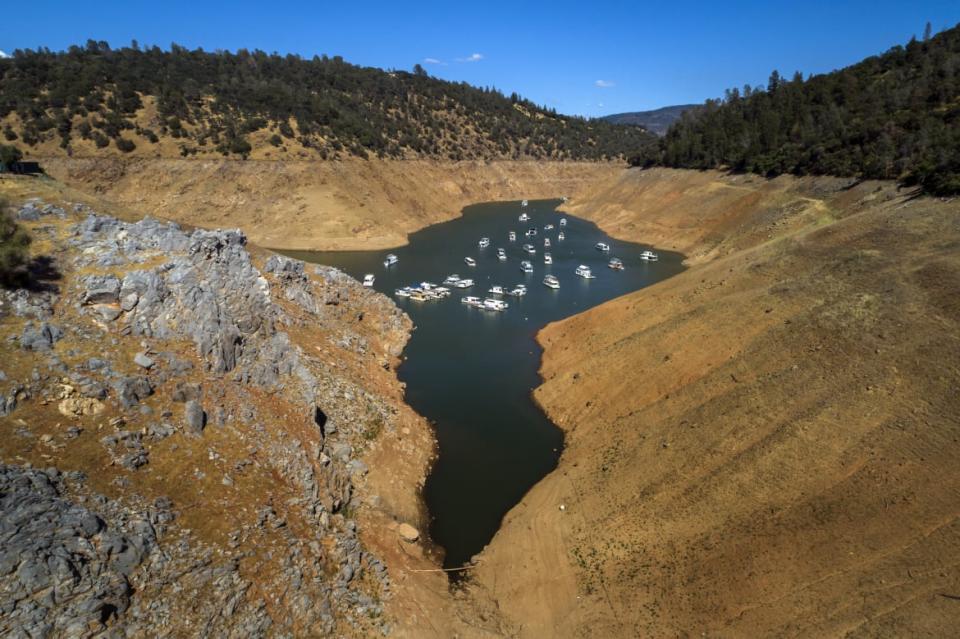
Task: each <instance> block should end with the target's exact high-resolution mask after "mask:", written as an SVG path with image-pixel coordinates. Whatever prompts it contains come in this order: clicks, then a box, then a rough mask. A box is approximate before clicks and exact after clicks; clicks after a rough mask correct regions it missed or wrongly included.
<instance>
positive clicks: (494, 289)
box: [487, 286, 504, 295]
mask: <svg viewBox="0 0 960 639" xmlns="http://www.w3.org/2000/svg"><path fill="white" fill-rule="evenodd" d="M487 293H490V295H503V293H504V291H503V287H502V286H491V287H490V290H489V291H487Z"/></svg>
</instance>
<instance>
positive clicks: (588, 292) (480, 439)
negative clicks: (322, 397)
mask: <svg viewBox="0 0 960 639" xmlns="http://www.w3.org/2000/svg"><path fill="white" fill-rule="evenodd" d="M561 203H562V201H561V200H538V201H532V202H530V203H529V206H527V207H521V203H520V202H518V201H516V202H490V203H484V204H477V205H473V206H469V207H466V208H465V209H464V210H463V216H462V217H460V218H457V219H454V220H451V221H449V222H444V223H442V224H437V225H434V226H430V227H427V228H425V229H423V230H421V231H418V232H416V233H413V234H411V235H410V238H409V239H410V242H409V244H408V245H407V246H404V247H401V248H397V249H394V250H391V251H320V252H311V251H283V253H284V254H286V255H289V256H290V257H294V258H297V259H301V260H304V261H308V262H316V263H321V264H328V265H330V266H335V267H337V268H340V269H341V270H343V271H345V272H346V273H348V274H350V275H351V276H353V277H355V278H357V279H359V280H362V279H363V276H364V274H366V273H373V274H375V275H376V282H375V284H374V288H375V289H376V290H378V291H380V292H381V293H384V294H385V295H388V296H389V297H391V298H392V299H394V300H395V301H396V302H397V304H398V305H399V306H400V307H401V308H403V309H404V311H406V312H407V313H408V314H409V315H410V317H411V318H412V319H413V322H414V325H415V326H416V330H415V331H414V332H413V335H412V337H411V339H410V341H409V343H408V344H407V347H406V350H405V351H404V356H405V360H404V362H403V363H402V365H401V366H400V368H399V370H398V371H397V374H398V376H399V378H400V380H401V381H403V382H405V383H406V401H407V403H408V404H410V406H412V407H413V408H414V409H415V410H416V411H417V412H419V413H420V414H421V415H423V416H425V417H427V418H428V419H430V420H431V422H432V423H433V424H434V428H435V429H436V436H437V441H438V445H439V457H438V459H437V461H436V463H435V464H434V466H433V468H432V470H431V473H430V476H429V478H428V480H427V484H426V486H425V488H424V499H425V501H426V504H427V508H428V510H429V512H430V517H431V523H430V537H431V539H432V540H433V541H434V542H435V543H436V544H438V545H440V546H442V547H443V548H444V550H445V557H444V567H447V568H453V567H459V566H462V565H463V564H465V563H466V562H468V561H470V559H471V557H473V556H474V555H475V554H476V553H478V552H480V551H481V550H482V549H483V547H484V546H485V545H486V544H487V543H488V542H489V541H490V539H492V537H493V535H494V533H496V531H497V529H498V528H499V526H500V522H501V520H502V518H503V516H504V515H505V514H506V513H507V511H508V510H510V508H512V507H513V506H514V505H516V504H517V503H518V502H519V501H520V499H521V498H522V497H523V495H524V494H525V493H526V492H527V491H528V490H529V489H530V488H531V487H533V485H534V484H536V483H537V482H538V481H539V480H540V479H542V478H543V477H544V476H545V475H546V474H547V473H549V472H550V471H552V470H553V469H554V468H556V466H557V461H558V459H559V457H560V452H561V450H562V447H563V434H562V432H561V431H560V429H559V428H557V427H556V426H555V425H554V424H553V423H552V422H551V421H550V420H549V419H547V417H546V415H544V413H543V412H542V411H541V410H540V408H539V407H538V406H537V405H536V404H535V403H534V401H533V399H532V396H531V392H532V390H533V389H534V388H535V387H536V386H538V385H539V384H540V376H539V373H538V371H539V367H540V356H541V349H540V347H539V345H538V344H537V342H536V340H535V337H536V334H537V331H539V330H540V329H541V328H543V327H544V326H545V325H546V324H548V323H550V322H553V321H556V320H560V319H563V318H565V317H569V316H570V315H574V314H576V313H581V312H583V311H585V310H587V309H589V308H591V307H593V306H596V305H598V304H601V303H603V302H605V301H607V300H610V299H613V298H615V297H619V296H621V295H625V294H627V293H630V292H631V291H635V290H637V289H640V288H643V287H645V286H649V285H650V284H654V283H656V282H658V281H660V280H663V279H665V278H667V277H670V276H671V275H674V274H676V273H678V272H680V271H682V270H683V268H684V267H683V266H682V264H681V260H682V259H683V256H682V255H680V254H678V253H669V252H663V251H658V253H659V261H657V262H645V261H642V260H641V259H640V253H641V252H642V251H643V250H644V249H646V248H648V247H646V246H642V245H639V244H634V243H630V242H622V241H619V240H615V239H612V238H610V237H608V236H607V235H606V234H604V233H603V232H602V231H600V229H599V228H597V226H596V225H594V224H593V223H591V222H587V221H586V220H582V219H579V218H576V217H573V216H571V215H567V214H565V213H561V212H559V211H558V210H557V207H558V206H559V205H560V204H561ZM522 212H526V213H527V214H528V215H529V216H530V218H531V219H530V220H529V221H527V222H519V221H518V216H519V215H520V213H522ZM561 217H565V218H566V220H567V225H566V226H565V227H562V228H561V226H560V218H561ZM548 224H553V225H554V228H553V230H549V231H546V230H544V226H546V225H548ZM531 227H536V228H537V229H538V234H537V235H536V237H530V238H528V237H525V235H524V233H525V231H526V230H527V229H528V228H531ZM511 230H513V231H516V232H517V240H516V241H515V242H510V241H508V233H509V232H510V231H511ZM561 230H562V231H564V235H565V239H564V240H563V241H559V240H558V238H557V235H558V232H559V231H561ZM481 237H489V238H490V246H489V247H487V248H479V247H478V245H477V243H478V241H479V240H480V238H481ZM545 237H548V238H550V240H551V247H550V248H549V249H546V250H547V251H548V252H550V253H551V254H552V256H553V260H554V261H553V264H552V265H545V264H544V260H543V253H544V246H543V245H544V238H545ZM597 242H605V243H607V244H609V245H610V247H611V250H610V252H609V253H603V252H601V251H598V250H597V249H595V248H594V245H595V244H596V243H597ZM525 243H530V244H533V245H534V246H535V247H536V250H537V252H536V255H528V254H527V253H525V252H524V251H523V250H522V248H521V247H522V246H523V244H525ZM497 248H504V249H506V253H507V260H506V261H499V260H498V259H497ZM387 253H394V254H395V255H396V256H397V257H398V258H399V262H398V263H397V264H396V265H394V266H392V267H390V268H385V267H384V265H383V260H384V257H385V255H386V254H387ZM467 256H469V257H473V258H474V259H475V260H476V262H477V264H476V266H475V267H470V266H467V265H466V264H465V263H464V258H465V257H467ZM611 257H618V258H620V259H621V260H622V261H623V263H624V265H625V266H626V268H625V269H624V270H622V271H614V270H612V269H610V268H608V267H607V262H608V260H609V259H610V258H611ZM521 260H529V261H530V262H532V263H533V266H534V272H533V273H523V272H521V270H520V262H521ZM580 264H585V265H587V266H589V267H590V268H591V269H592V271H593V274H594V275H595V276H596V277H595V279H590V280H587V279H583V278H581V277H578V276H577V275H575V274H574V271H575V269H576V268H577V266H578V265H580ZM451 273H456V274H459V275H460V276H461V277H463V278H467V277H469V278H472V279H473V280H475V282H476V284H475V285H474V286H473V287H472V288H470V289H458V288H453V289H452V291H453V293H452V295H451V296H450V297H448V298H446V299H443V300H439V301H427V302H417V301H414V300H411V299H408V298H402V297H397V296H396V295H395V294H394V291H395V290H396V289H398V288H401V287H403V286H409V285H416V284H419V283H420V282H423V281H428V282H433V283H435V284H440V283H442V282H443V280H444V278H446V277H447V276H448V275H450V274H451ZM546 274H553V275H555V276H557V278H558V279H559V281H560V288H559V289H557V290H554V289H551V288H548V287H546V286H544V285H543V284H542V282H543V278H544V275H546ZM518 283H524V284H526V286H527V290H528V293H527V295H526V296H524V297H520V298H517V297H503V298H502V299H504V300H506V301H507V302H508V303H509V304H510V307H509V308H508V309H507V310H506V311H503V312H494V311H486V310H481V309H476V308H470V307H468V306H465V305H464V304H462V303H461V301H460V300H461V297H463V296H466V295H473V296H477V297H480V298H485V297H491V296H490V295H489V294H488V293H487V291H488V290H489V288H490V287H491V286H493V285H495V284H497V285H503V286H505V287H509V288H512V287H513V286H514V285H515V284H518Z"/></svg>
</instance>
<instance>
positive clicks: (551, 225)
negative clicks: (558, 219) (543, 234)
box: [543, 224, 553, 231]
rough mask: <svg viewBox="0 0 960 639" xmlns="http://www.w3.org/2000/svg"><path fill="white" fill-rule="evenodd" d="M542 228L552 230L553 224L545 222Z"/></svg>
mask: <svg viewBox="0 0 960 639" xmlns="http://www.w3.org/2000/svg"><path fill="white" fill-rule="evenodd" d="M543 230H544V231H552V230H553V224H547V225H546V226H545V227H543Z"/></svg>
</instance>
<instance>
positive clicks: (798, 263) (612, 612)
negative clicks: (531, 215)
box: [476, 170, 960, 637]
mask: <svg viewBox="0 0 960 639" xmlns="http://www.w3.org/2000/svg"><path fill="white" fill-rule="evenodd" d="M569 208H570V210H572V211H574V212H575V213H577V214H578V215H583V216H585V217H588V218H591V219H593V220H595V221H597V222H598V223H599V224H600V225H601V226H602V227H603V228H604V229H605V230H606V231H608V232H611V233H614V234H616V235H619V236H620V237H624V238H629V239H634V240H639V241H647V242H651V243H653V244H657V245H660V246H666V247H670V248H677V249H680V250H682V251H685V252H687V253H688V254H689V255H690V256H691V257H690V260H689V261H690V263H691V264H693V267H692V268H691V269H690V270H688V271H686V272H684V273H683V274H681V275H679V276H677V277H675V278H673V279H671V280H668V281H666V282H663V283H661V284H658V285H656V286H653V287H651V288H649V289H646V290H643V291H640V292H638V293H636V294H633V295H630V296H627V297H624V298H621V299H618V300H614V301H612V302H609V303H607V304H605V305H603V306H601V307H598V308H595V309H592V310H590V311H588V312H586V313H583V314H581V315H578V316H576V317H573V318H570V319H568V320H565V321H563V322H559V323H556V324H553V325H550V326H549V327H547V328H546V329H544V330H543V331H542V332H541V334H540V336H539V339H540V341H541V343H542V344H543V345H544V347H545V355H544V361H543V365H542V375H543V377H544V383H543V385H542V386H541V387H539V388H538V389H537V390H536V393H535V395H536V398H537V400H538V401H539V402H540V403H541V404H542V405H543V406H544V408H545V409H546V410H547V412H548V413H549V414H550V416H551V417H552V418H553V419H554V421H556V422H557V423H558V424H559V425H561V427H563V428H564V429H565V430H566V432H567V445H566V449H565V451H564V454H563V457H562V459H561V462H560V466H559V468H558V469H557V470H556V471H555V472H554V473H552V474H551V475H550V476H548V477H547V478H546V479H545V480H544V481H543V482H541V483H540V484H539V485H538V486H537V487H535V488H534V489H533V490H532V491H531V492H530V493H529V494H528V495H527V497H526V498H525V499H524V500H523V502H522V503H521V504H520V505H518V506H517V507H516V508H515V509H514V510H513V511H512V512H511V513H510V514H509V515H508V517H507V518H506V520H505V523H504V527H503V528H502V529H501V531H500V533H499V534H498V535H497V537H496V538H495V539H494V541H493V542H492V543H491V545H490V547H488V549H487V550H485V551H484V553H483V555H482V556H481V558H480V561H481V563H480V566H479V569H478V570H477V575H476V581H477V582H478V583H479V584H480V585H481V586H482V587H484V588H485V589H487V591H488V592H489V593H490V594H491V595H492V596H494V597H495V598H496V599H497V600H498V601H499V602H500V606H501V610H502V611H503V612H504V613H505V614H506V615H507V616H508V617H510V618H512V619H514V620H516V621H518V622H520V623H522V633H521V634H522V635H523V636H529V637H538V636H591V637H611V636H693V635H696V636H701V635H703V636H785V635H791V636H795V635H800V636H836V635H849V636H871V637H873V636H945V635H947V634H950V633H951V632H953V631H954V630H955V628H956V627H957V626H958V624H960V603H958V601H957V599H958V596H960V570H958V568H957V556H958V550H960V524H958V520H957V516H958V513H960V472H958V470H957V469H958V467H960V399H958V395H957V390H958V387H960V367H958V362H960V303H958V301H957V292H958V291H960V203H958V202H956V201H953V202H943V201H939V200H935V199H930V198H918V199H911V197H909V195H908V194H907V193H905V192H903V193H901V192H898V191H897V190H896V188H895V187H894V186H893V185H890V184H886V183H876V182H874V183H865V184H852V183H850V181H842V180H836V179H825V178H820V179H813V178H805V179H796V178H779V179H777V180H773V181H767V180H762V179H759V178H756V177H747V176H732V177H731V176H725V175H721V174H719V173H715V172H705V173H694V172H684V171H667V170H657V171H648V172H641V171H639V170H638V171H631V172H627V173H625V174H624V175H623V176H621V177H618V178H615V179H612V180H610V181H609V182H608V183H607V184H605V185H598V187H597V188H596V189H595V190H594V191H592V192H591V193H590V194H589V195H588V196H586V197H584V198H580V199H578V200H576V201H575V202H573V203H571V206H570V207H569ZM628 268H629V266H628ZM561 507H562V508H563V509H562V510H561Z"/></svg>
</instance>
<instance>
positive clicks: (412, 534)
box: [397, 523, 420, 544]
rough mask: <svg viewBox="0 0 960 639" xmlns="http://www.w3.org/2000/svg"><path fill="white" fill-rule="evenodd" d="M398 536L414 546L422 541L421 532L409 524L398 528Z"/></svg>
mask: <svg viewBox="0 0 960 639" xmlns="http://www.w3.org/2000/svg"><path fill="white" fill-rule="evenodd" d="M397 534H398V535H400V539H402V540H404V541H405V542H407V543H409V544H412V543H414V542H415V541H417V540H418V539H420V531H419V530H417V529H416V528H414V527H413V526H411V525H410V524H407V523H403V524H400V525H399V526H397Z"/></svg>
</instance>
